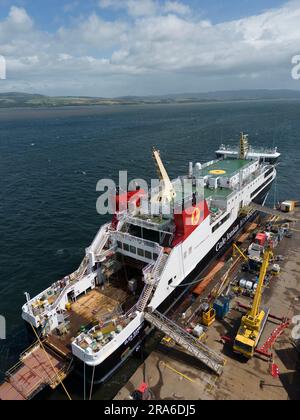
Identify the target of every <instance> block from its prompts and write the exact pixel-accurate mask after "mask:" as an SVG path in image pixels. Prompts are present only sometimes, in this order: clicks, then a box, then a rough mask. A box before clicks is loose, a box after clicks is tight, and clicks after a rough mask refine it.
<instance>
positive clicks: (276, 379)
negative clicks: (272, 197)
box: [115, 210, 300, 400]
mask: <svg viewBox="0 0 300 420" xmlns="http://www.w3.org/2000/svg"><path fill="white" fill-rule="evenodd" d="M295 216H296V217H297V218H299V217H300V211H299V210H297V212H296V213H295ZM292 233H293V237H292V238H284V239H283V241H282V242H281V243H280V244H279V246H278V247H277V248H276V249H275V255H282V256H283V257H284V261H283V262H280V266H281V273H280V275H279V276H278V277H273V279H272V280H271V282H270V284H269V286H267V288H266V289H265V290H264V294H263V305H267V306H268V307H270V309H271V313H272V314H274V315H276V316H278V317H279V318H284V317H286V318H289V319H290V320H292V319H293V317H294V316H296V315H300V261H299V253H300V223H299V222H296V223H294V224H293V225H292ZM234 275H236V274H232V276H234ZM238 303H242V304H244V305H246V306H247V305H249V303H250V300H249V299H248V298H245V297H243V296H242V297H236V298H234V299H233V300H232V302H231V310H230V312H229V313H228V314H227V316H226V317H225V319H224V320H223V321H216V322H215V323H214V324H213V325H212V326H211V327H210V328H209V329H208V331H207V334H206V338H205V344H206V345H207V346H209V347H210V348H211V349H213V350H215V351H216V352H219V353H220V354H222V355H223V356H224V357H225V358H226V359H227V364H226V366H225V368H224V372H223V375H222V376H221V377H220V378H218V377H217V376H215V375H213V374H212V373H210V372H208V371H207V370H206V369H205V368H203V366H201V363H200V362H199V363H198V362H197V361H195V359H194V358H193V357H192V356H190V355H188V354H187V353H185V352H184V351H182V349H181V348H179V347H178V346H176V345H175V344H173V345H172V344H171V345H170V343H169V344H168V343H165V344H160V345H159V347H158V348H157V349H156V350H155V351H154V352H153V353H151V355H150V356H149V357H148V358H147V359H146V360H145V362H144V364H143V365H141V366H140V368H139V369H138V370H137V371H136V373H135V374H134V375H133V376H132V378H131V379H130V380H129V382H128V383H127V384H126V385H125V386H124V387H123V388H122V389H121V390H120V392H119V393H118V394H117V396H116V398H115V399H116V400H128V399H130V395H131V394H132V393H133V392H134V391H135V390H136V389H138V388H139V387H140V385H141V384H142V383H143V382H146V383H147V384H148V385H149V388H150V394H151V396H152V398H153V399H155V400H207V399H210V400H231V399H234V400H236V399H239V400H250V399H252V400H253V399H254V400H261V399H263V400H277V399H278V400H287V399H290V400H300V361H299V360H300V359H299V353H298V351H297V349H296V347H295V345H294V342H293V340H292V330H293V329H294V328H295V325H293V324H292V322H291V323H290V325H289V327H287V328H284V327H283V328H282V331H280V332H281V334H280V335H277V334H276V333H275V339H274V343H273V345H272V348H271V349H270V352H272V354H273V360H272V363H271V362H270V360H268V359H266V358H265V357H263V356H261V355H259V354H256V355H255V356H254V357H253V358H252V359H250V360H248V361H246V360H244V359H242V358H241V357H240V356H238V355H235V354H234V353H233V351H232V344H230V343H227V342H226V343H224V341H223V340H222V337H223V336H228V337H231V338H234V337H235V334H236V333H237V330H238V327H239V325H240V321H241V316H242V314H243V313H245V312H244V311H243V310H242V309H241V308H240V307H239V306H238ZM280 324H281V321H279V320H275V319H269V321H268V322H267V324H266V327H265V329H264V332H263V334H262V336H261V339H260V342H259V345H258V347H259V348H261V347H263V345H264V344H265V343H268V342H270V338H271V337H272V333H274V331H276V330H277V332H278V327H279V328H280ZM298 329H299V328H298ZM163 343H164V342H163ZM271 343H272V339H271ZM272 366H273V372H272ZM277 367H278V370H279V372H278V371H277ZM274 368H275V374H274ZM271 373H273V375H272V374H271Z"/></svg>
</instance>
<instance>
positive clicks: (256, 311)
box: [233, 250, 273, 359]
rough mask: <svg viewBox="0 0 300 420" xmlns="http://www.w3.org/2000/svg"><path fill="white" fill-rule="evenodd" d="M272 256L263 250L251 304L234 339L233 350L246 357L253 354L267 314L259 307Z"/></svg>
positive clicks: (269, 252)
mask: <svg viewBox="0 0 300 420" xmlns="http://www.w3.org/2000/svg"><path fill="white" fill-rule="evenodd" d="M272 257H273V253H272V251H270V250H267V251H265V253H264V258H263V263H262V266H261V269H260V273H259V280H258V285H257V289H256V293H255V296H254V300H253V304H252V306H251V309H250V310H249V312H248V313H247V315H245V316H243V318H242V322H241V326H240V328H239V331H238V333H237V336H236V338H235V341H234V346H233V349H234V351H235V352H237V353H240V354H242V355H243V356H245V357H247V358H248V359H250V358H251V357H253V355H254V352H255V348H256V346H257V344H258V341H259V338H260V336H261V333H262V331H263V328H264V326H265V323H266V320H267V318H268V314H269V311H266V310H264V309H261V300H262V294H263V288H264V281H265V278H266V274H267V270H268V267H269V264H270V260H271V258H272Z"/></svg>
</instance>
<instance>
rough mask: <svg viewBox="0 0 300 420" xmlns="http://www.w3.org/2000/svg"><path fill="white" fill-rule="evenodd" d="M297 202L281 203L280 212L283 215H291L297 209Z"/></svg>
mask: <svg viewBox="0 0 300 420" xmlns="http://www.w3.org/2000/svg"><path fill="white" fill-rule="evenodd" d="M297 205H298V202H297V201H283V202H282V203H281V205H280V210H281V211H283V212H284V213H291V212H292V211H294V210H295V208H296V207H297Z"/></svg>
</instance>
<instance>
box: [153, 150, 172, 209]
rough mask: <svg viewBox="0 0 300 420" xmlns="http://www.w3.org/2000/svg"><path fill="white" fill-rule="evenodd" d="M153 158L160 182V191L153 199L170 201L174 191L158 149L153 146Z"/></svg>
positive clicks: (164, 201)
mask: <svg viewBox="0 0 300 420" xmlns="http://www.w3.org/2000/svg"><path fill="white" fill-rule="evenodd" d="M153 159H154V161H155V163H156V166H157V171H158V175H159V178H160V182H161V190H160V193H159V194H158V195H157V196H156V197H155V198H154V201H157V202H163V203H170V202H171V201H172V200H173V199H174V198H175V197H176V192H175V190H174V187H173V184H172V182H171V180H170V178H169V175H168V173H167V171H166V168H165V166H164V164H163V162H162V160H161V156H160V151H159V150H156V149H155V148H153Z"/></svg>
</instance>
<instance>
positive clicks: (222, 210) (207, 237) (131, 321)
mask: <svg viewBox="0 0 300 420" xmlns="http://www.w3.org/2000/svg"><path fill="white" fill-rule="evenodd" d="M276 158H277V157H276ZM222 162H223V165H224V166H226V163H227V164H230V162H227V161H226V160H224V161H213V162H210V163H209V164H207V165H206V167H205V168H209V169H211V168H214V170H213V171H209V169H208V171H209V172H208V173H210V174H212V173H219V172H222V171H220V170H219V168H218V165H219V164H222ZM224 162H225V163H224ZM239 164H240V165H241V167H239V169H238V171H237V170H236V169H235V170H233V171H232V172H231V173H229V174H228V176H226V177H225V176H224V177H223V178H222V179H221V181H220V179H219V178H217V177H215V178H214V177H211V178H210V176H207V172H205V173H206V181H207V183H208V184H207V188H208V191H207V192H208V196H209V197H210V199H211V196H210V195H209V194H210V190H211V188H212V189H214V188H217V186H216V184H217V183H219V190H220V191H221V192H223V193H224V194H223V197H222V198H221V199H220V200H219V199H218V198H217V197H218V196H217V195H216V194H215V195H213V199H211V200H212V201H211V203H210V204H211V206H210V209H209V208H208V205H207V201H206V199H205V200H204V199H203V203H204V204H203V203H202V204H203V206H204V211H203V214H202V213H201V215H203V220H201V221H200V223H199V224H198V223H197V224H195V226H193V229H191V230H190V231H188V234H187V235H183V237H182V239H180V236H178V235H177V237H176V238H175V239H176V240H173V242H172V245H171V246H170V248H168V251H166V249H167V248H166V246H165V245H163V244H162V243H161V242H162V241H161V242H160V243H155V242H150V241H147V240H144V239H143V235H142V238H141V237H138V236H134V235H133V234H129V233H127V231H126V232H125V233H124V232H122V230H121V229H120V225H121V226H122V221H121V220H120V221H119V222H118V223H119V225H118V223H117V228H116V227H115V226H114V223H112V224H108V225H105V226H103V227H102V228H101V229H100V231H99V232H98V234H97V236H96V238H95V240H94V242H93V243H92V245H91V246H90V247H89V248H88V249H87V252H86V257H85V259H84V261H83V263H82V265H81V267H80V268H79V269H78V270H77V272H75V273H74V274H73V275H71V276H69V277H68V278H67V280H66V281H65V283H64V282H63V285H60V286H58V288H59V293H58V296H56V298H55V299H54V302H51V304H50V303H49V301H48V299H46V301H47V302H48V303H47V304H46V305H45V304H44V305H42V307H43V309H39V306H38V308H37V305H39V304H40V301H41V300H42V299H44V297H45V296H47V295H49V294H51V293H52V290H53V287H52V289H51V288H50V289H47V290H46V291H44V292H42V293H41V294H40V295H39V296H37V297H35V298H34V299H32V300H30V298H29V297H28V302H27V304H26V305H24V307H23V313H22V316H23V319H24V320H25V321H26V322H27V323H29V324H31V325H32V326H34V327H35V328H36V329H39V330H40V331H41V333H43V334H48V333H52V332H53V331H54V330H55V329H58V328H59V326H60V325H61V324H62V320H63V318H64V312H65V311H66V308H67V306H68V305H69V303H70V299H72V301H76V299H77V298H79V297H80V296H82V295H83V294H86V293H87V292H88V291H89V290H93V289H95V288H96V287H97V284H98V285H99V284H100V285H101V283H99V277H101V275H99V267H101V264H102V263H103V261H105V260H106V259H108V258H110V257H109V255H110V254H111V253H112V254H115V255H116V254H118V255H122V258H124V257H125V258H132V259H133V260H136V261H139V262H140V263H142V264H148V265H147V267H146V268H145V269H144V270H143V273H144V282H145V287H144V290H143V292H142V294H141V296H140V299H139V301H138V302H137V304H136V305H134V306H133V308H132V309H131V311H129V313H128V314H125V315H123V316H122V317H121V318H120V319H123V321H124V319H125V321H126V322H124V324H123V325H122V326H121V328H119V329H118V331H117V333H113V335H111V336H110V339H109V340H108V341H105V342H104V344H103V345H102V344H99V343H98V342H97V340H96V338H95V337H97V338H98V336H97V334H96V333H97V332H98V331H99V330H97V329H94V328H92V329H91V330H90V331H88V332H83V333H82V334H80V335H79V336H78V337H76V338H75V339H74V340H73V341H72V343H71V347H72V353H73V355H74V356H75V359H76V360H77V361H78V362H79V364H82V363H84V364H85V365H86V366H87V367H88V368H90V369H91V371H92V372H93V376H95V378H96V379H95V382H102V381H104V380H106V379H107V378H108V377H109V376H110V375H111V374H112V373H113V372H114V371H115V370H116V369H117V368H118V367H119V366H120V365H121V364H122V363H123V362H124V361H125V360H126V359H127V358H128V357H129V356H130V355H131V354H132V353H133V352H134V351H135V349H136V348H137V347H138V346H139V345H140V343H141V341H142V340H143V338H144V336H145V329H146V328H147V325H146V323H145V319H144V311H145V310H146V308H151V309H153V310H159V311H163V312H165V311H166V310H167V309H168V307H169V306H170V304H171V303H172V302H174V299H175V298H176V296H178V295H180V294H181V293H182V292H183V291H184V290H185V288H184V287H183V286H184V285H185V283H187V285H186V286H187V287H188V283H189V281H190V280H195V277H194V278H192V277H193V276H196V274H197V273H198V274H199V273H200V272H202V271H203V270H204V269H205V268H206V267H207V266H208V264H209V263H210V261H212V260H213V259H214V258H216V257H217V256H218V255H220V254H222V253H223V252H224V250H225V249H226V247H227V246H229V244H230V243H232V241H233V240H234V238H235V237H236V236H237V234H238V233H239V232H240V231H241V230H242V229H243V228H244V227H245V225H246V224H247V222H249V221H250V220H252V219H253V217H255V212H254V210H253V211H250V212H249V213H248V215H247V216H244V217H241V216H240V211H241V209H242V208H244V207H247V206H248V205H250V204H251V203H252V202H255V203H258V204H264V202H265V200H266V197H267V195H268V193H269V191H270V188H271V186H272V183H273V181H274V180H275V178H276V169H275V166H273V165H270V164H265V163H264V162H261V161H259V160H256V161H251V160H250V162H248V163H247V161H246V160H243V161H242V160H241V161H239V162H237V163H235V164H234V165H235V166H236V165H239ZM198 165H199V166H201V165H200V164H198ZM196 166H197V165H196ZM227 166H228V165H227ZM205 170H206V171H207V169H205ZM223 172H224V173H226V172H225V171H223ZM224 190H225V191H224ZM218 200H219V201H220V203H218ZM214 206H217V207H219V212H218V214H217V215H213V208H212V207H214ZM195 208H196V207H195ZM198 210H199V209H198ZM182 217H183V216H182ZM174 220H175V219H174ZM123 223H124V222H123ZM127 223H128V224H129V225H130V224H132V225H134V226H140V225H139V223H142V222H141V220H140V219H138V220H135V219H133V217H132V216H131V217H129V218H128V219H127ZM146 223H148V222H146ZM148 225H149V223H148ZM176 226H177V225H176ZM177 227H178V226H177ZM147 228H149V227H148V226H147V224H146V228H145V229H146V230H147ZM155 229H157V230H156V233H157V231H158V229H159V227H157V226H156V227H155V228H153V231H155ZM162 230H163V229H162ZM170 232H171V230H170ZM163 233H164V234H165V233H166V232H163ZM160 234H161V232H160V233H159V236H160ZM160 238H161V236H160ZM162 263H163V264H162ZM160 265H161V266H160ZM149 270H150V271H149ZM149 273H150V274H149ZM147 274H149V276H148V277H147ZM153 279H154V280H155V282H154V281H153ZM103 284H104V283H103ZM179 286H180V287H179ZM174 296H175V297H174ZM170 300H171V302H170ZM100 340H101V338H100ZM83 342H84V346H83V345H82V343H83Z"/></svg>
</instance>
